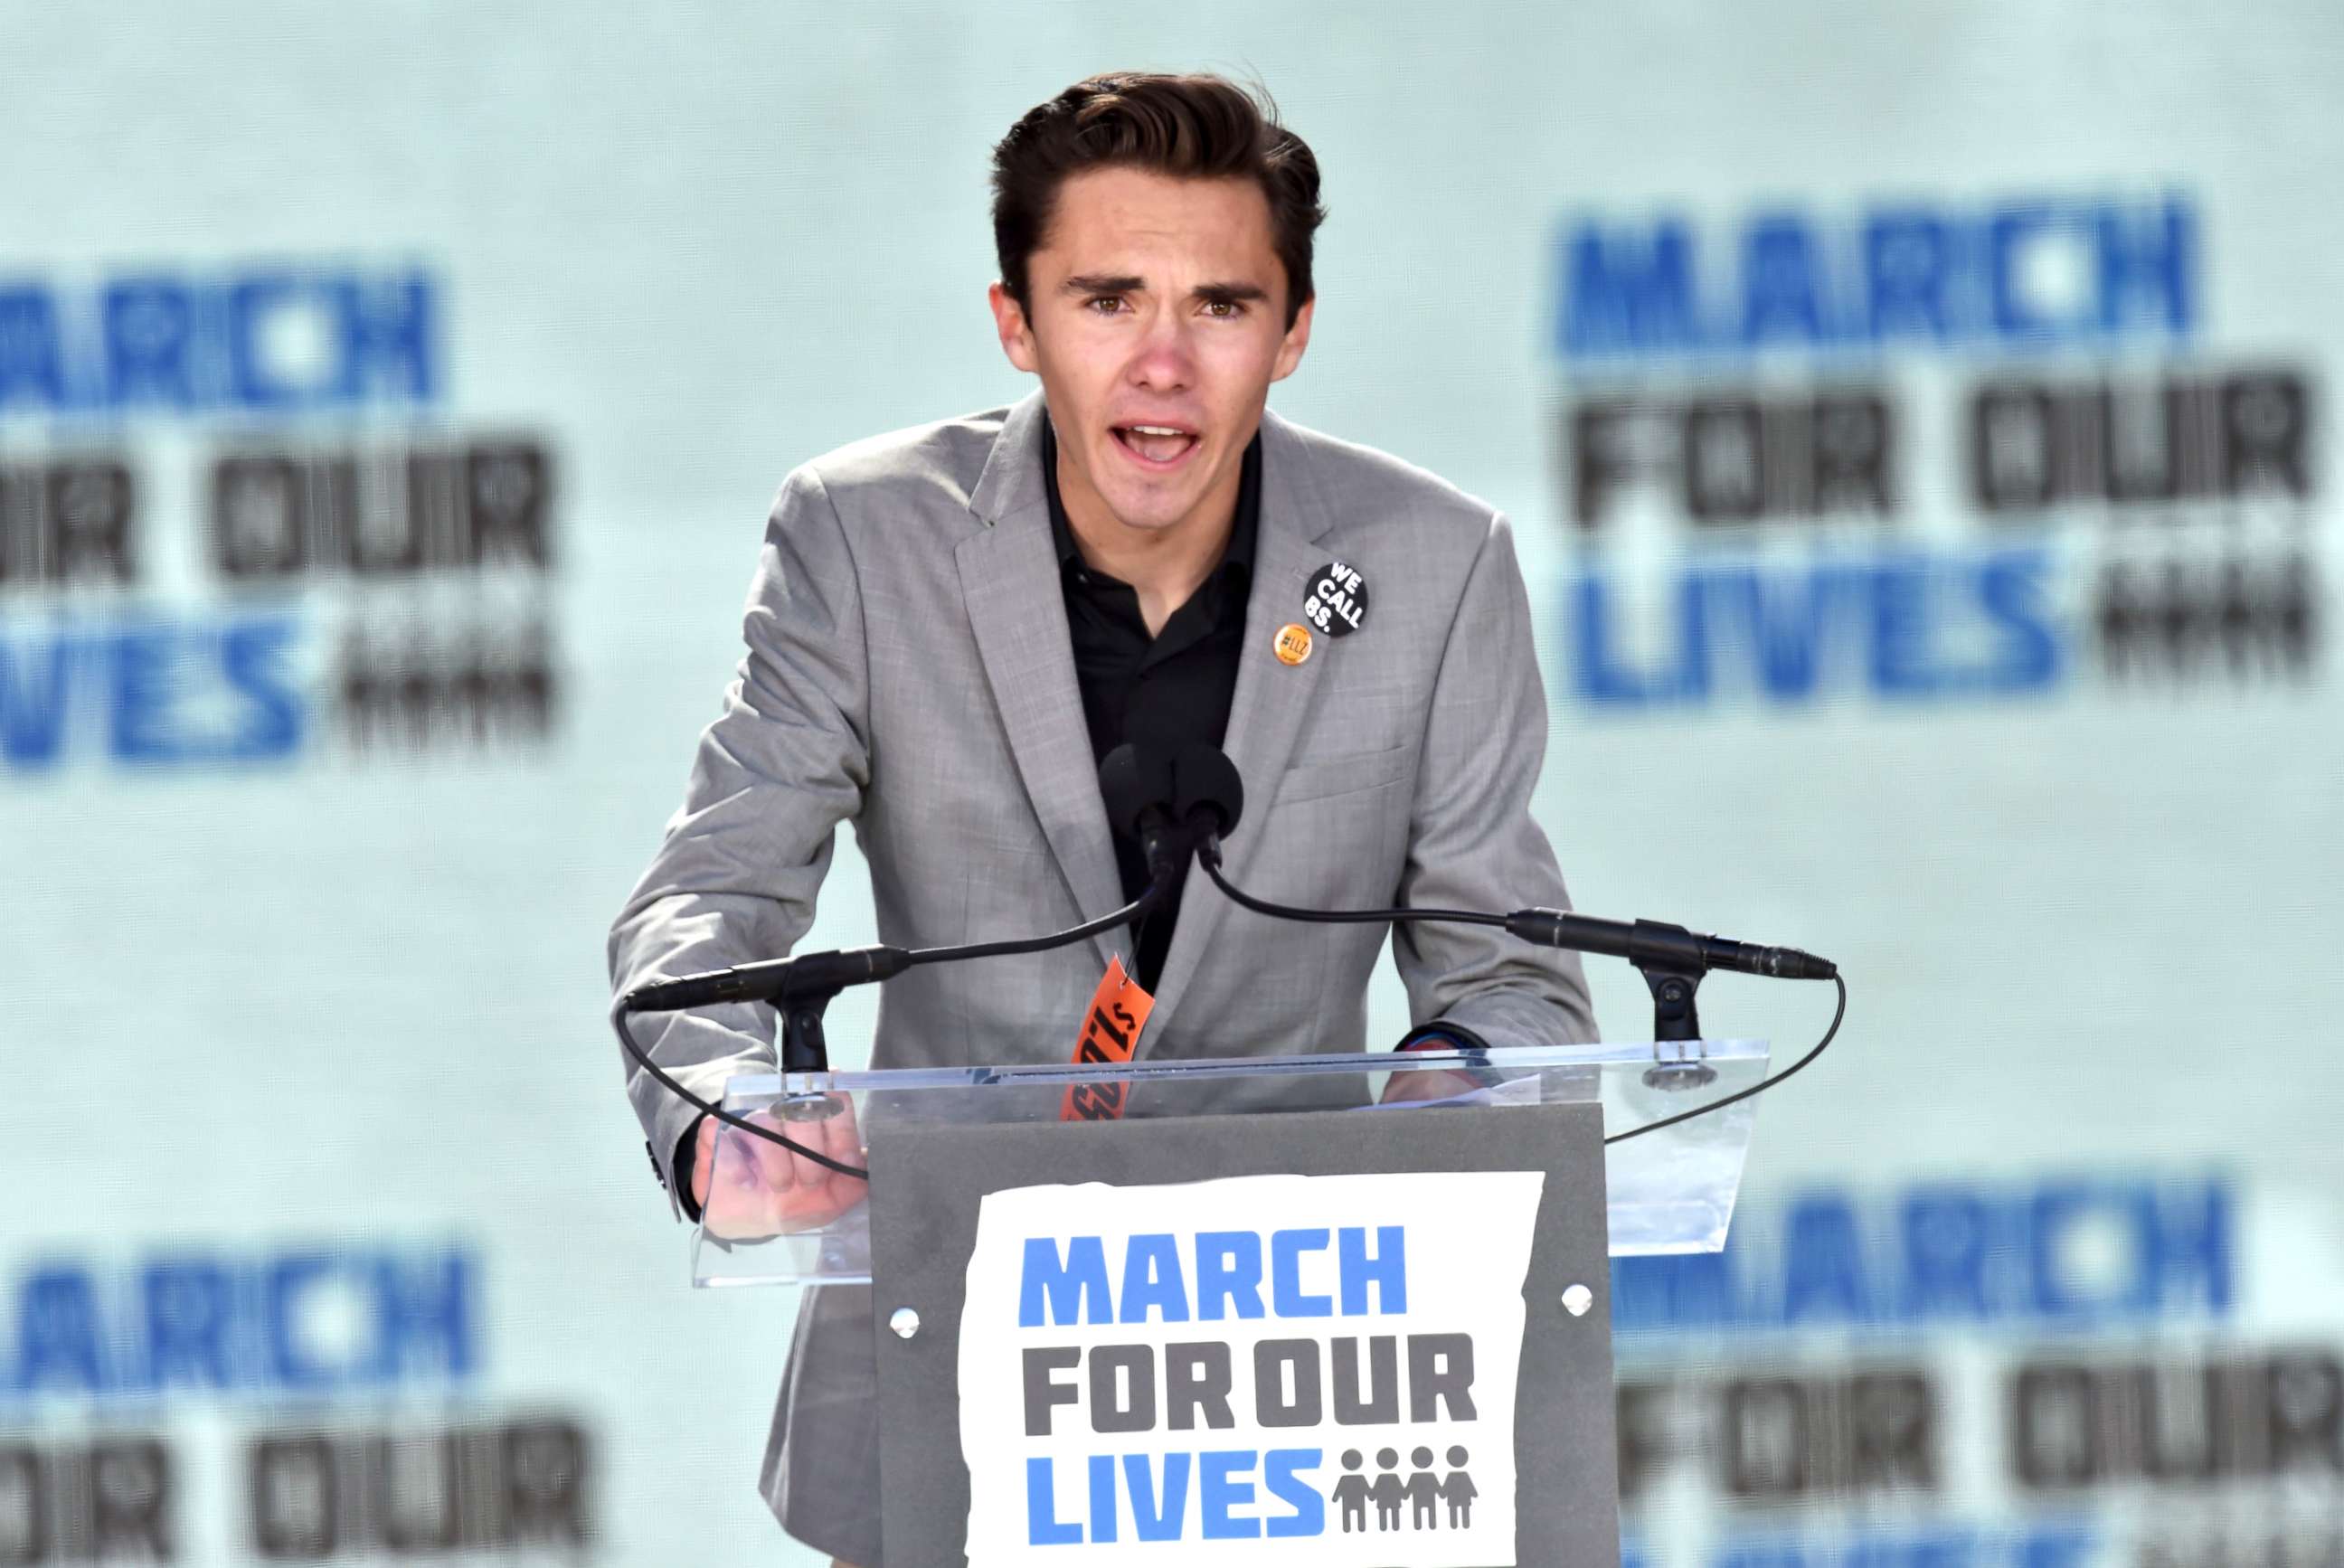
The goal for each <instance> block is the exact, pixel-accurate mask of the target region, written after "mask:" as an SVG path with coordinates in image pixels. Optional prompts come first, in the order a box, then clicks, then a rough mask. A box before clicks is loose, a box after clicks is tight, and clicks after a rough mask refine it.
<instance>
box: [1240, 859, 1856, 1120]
mask: <svg viewBox="0 0 2344 1568" xmlns="http://www.w3.org/2000/svg"><path fill="white" fill-rule="evenodd" d="M1197 864H1198V865H1202V866H1203V867H1204V868H1205V875H1207V876H1209V877H1211V878H1212V880H1213V885H1214V886H1216V887H1217V888H1219V889H1220V890H1221V892H1222V894H1223V895H1225V896H1227V897H1228V900H1229V902H1230V903H1232V904H1234V905H1237V906H1238V908H1240V909H1249V910H1251V911H1253V913H1255V914H1256V915H1264V916H1268V917H1269V918H1271V919H1273V920H1301V921H1307V922H1324V923H1326V924H1329V925H1342V924H1351V923H1356V922H1362V921H1387V922H1395V923H1396V922H1401V921H1424V922H1428V923H1440V924H1443V925H1450V926H1504V925H1505V924H1507V918H1506V916H1502V915H1491V914H1489V913H1487V912H1485V911H1482V910H1478V909H1300V908H1295V907H1291V906H1289V905H1283V904H1269V903H1266V902H1264V901H1263V900H1261V899H1258V898H1256V897H1255V896H1253V895H1251V894H1249V893H1248V892H1246V891H1245V889H1243V888H1241V887H1239V886H1238V885H1237V884H1235V883H1234V882H1231V881H1230V880H1229V879H1228V877H1226V876H1224V875H1221V856H1220V845H1219V843H1218V841H1217V836H1200V838H1199V840H1198V843H1197ZM1831 982H1832V984H1833V985H1834V986H1837V987H1838V988H1839V1005H1838V1006H1837V1007H1834V1008H1833V1009H1832V1020H1831V1027H1829V1028H1827V1029H1825V1030H1824V1037H1823V1038H1822V1039H1820V1040H1817V1041H1816V1042H1815V1043H1814V1046H1812V1047H1809V1049H1808V1051H1807V1054H1806V1055H1804V1056H1803V1057H1800V1058H1799V1059H1798V1060H1797V1061H1795V1062H1793V1063H1792V1064H1791V1065H1790V1066H1789V1067H1784V1068H1783V1070H1782V1071H1781V1072H1778V1073H1769V1074H1768V1075H1767V1076H1766V1077H1763V1078H1760V1079H1759V1080H1758V1081H1757V1082H1756V1083H1754V1084H1751V1085H1750V1086H1748V1087H1745V1088H1739V1089H1736V1090H1734V1091H1733V1093H1732V1094H1730V1095H1721V1096H1719V1097H1718V1098H1716V1099H1713V1100H1710V1101H1708V1102H1707V1103H1706V1104H1702V1105H1697V1106H1694V1107H1693V1108H1692V1109H1690V1110H1682V1111H1679V1112H1677V1113H1676V1114H1675V1115H1674V1116H1664V1117H1662V1118H1659V1119H1658V1120H1656V1121H1648V1122H1643V1123H1641V1124H1639V1125H1637V1126H1635V1127H1632V1128H1628V1129H1627V1130H1626V1131H1625V1132H1614V1133H1606V1134H1605V1135H1604V1138H1603V1145H1604V1147H1605V1148H1610V1147H1611V1145H1613V1144H1615V1143H1625V1142H1627V1141H1628V1140H1629V1139H1630V1138H1642V1137H1643V1136H1644V1135H1645V1134H1646V1133H1648V1132H1658V1131H1660V1130H1661V1128H1664V1127H1674V1126H1676V1125H1677V1124H1678V1123H1679V1122H1686V1121H1691V1120H1692V1118H1695V1117H1700V1116H1707V1115H1709V1113H1710V1112H1712V1111H1716V1110H1723V1109H1724V1108H1726V1107H1727V1106H1730V1105H1733V1104H1735V1103H1737V1102H1739V1101H1742V1100H1746V1099H1748V1098H1751V1097H1752V1096H1753V1095H1759V1094H1763V1093H1764V1092H1765V1091H1766V1090H1768V1089H1770V1088H1773V1087H1774V1086H1775V1085H1776V1084H1779V1083H1782V1082H1783V1081H1784V1080H1786V1079H1788V1078H1790V1077H1793V1076H1795V1075H1796V1074H1797V1073H1798V1072H1799V1071H1800V1070H1801V1069H1803V1067H1806V1066H1807V1065H1808V1064H1809V1063H1810V1062H1813V1061H1814V1059H1815V1058H1816V1057H1820V1056H1822V1055H1823V1054H1824V1051H1825V1050H1827V1049H1829V1048H1830V1047H1831V1043H1832V1041H1833V1040H1834V1039H1835V1038H1837V1037H1838V1036H1839V1026H1840V1022H1841V1020H1842V1019H1844V1018H1845V1017H1847V982H1846V981H1845V980H1844V979H1842V978H1841V977H1840V976H1839V975H1838V974H1837V973H1834V974H1833V975H1832V976H1831Z"/></svg>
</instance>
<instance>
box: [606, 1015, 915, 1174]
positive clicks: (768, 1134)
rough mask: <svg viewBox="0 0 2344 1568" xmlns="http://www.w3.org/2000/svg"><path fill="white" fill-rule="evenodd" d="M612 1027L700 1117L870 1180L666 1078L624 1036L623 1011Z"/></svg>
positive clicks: (857, 1168) (614, 1017) (642, 1062)
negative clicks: (709, 1117) (713, 1120)
mask: <svg viewBox="0 0 2344 1568" xmlns="http://www.w3.org/2000/svg"><path fill="white" fill-rule="evenodd" d="M611 1027H612V1028H614V1029H616V1030H617V1031H618V1032H619V1044H620V1045H621V1047H624V1048H625V1050H626V1053H627V1055H629V1056H631V1057H633V1058H634V1059H635V1065H636V1066H637V1067H641V1068H642V1069H643V1071H645V1072H647V1073H649V1074H651V1076H652V1081H653V1082H655V1083H657V1084H658V1085H659V1086H660V1087H662V1088H664V1089H665V1090H667V1092H668V1093H670V1094H672V1095H673V1096H675V1098H678V1099H680V1100H682V1102H683V1103H684V1104H686V1105H688V1106H691V1107H692V1108H693V1109H695V1110H697V1111H699V1112H700V1114H701V1115H702V1116H712V1117H714V1118H716V1119H717V1120H718V1121H721V1122H722V1123H723V1124H724V1125H725V1126H727V1127H737V1128H740V1129H741V1130H742V1131H743V1132H749V1133H754V1134H756V1135H757V1136H758V1137H759V1138H763V1139H764V1140H765V1141H766V1142H767V1143H778V1144H780V1145H781V1146H782V1147H783V1148H786V1149H788V1150H789V1151H790V1152H791V1153H792V1154H796V1155H803V1157H805V1158H808V1159H811V1160H813V1162H814V1163H815V1164H816V1165H820V1166H826V1167H828V1168H830V1169H832V1170H834V1171H836V1172H838V1174H839V1175H841V1176H859V1177H861V1178H862V1179H864V1180H865V1181H868V1180H870V1179H871V1172H870V1171H868V1170H866V1169H864V1168H863V1167H862V1166H859V1165H849V1164H847V1163H846V1162H845V1161H844V1160H839V1159H833V1158H831V1157H830V1156H828V1155H826V1154H824V1153H823V1152H822V1151H821V1150H819V1149H813V1148H807V1147H806V1146H805V1145H804V1144H802V1143H799V1142H797V1141H796V1140H795V1139H793V1138H783V1136H782V1135H781V1134H780V1133H778V1132H775V1131H774V1130H773V1128H769V1127H759V1126H758V1125H757V1124H756V1123H754V1122H753V1121H747V1120H743V1118H740V1117H737V1116H734V1115H733V1114H732V1112H731V1111H729V1110H726V1109H725V1108H723V1107H722V1106H714V1105H710V1104H709V1103H708V1102H707V1101H706V1100H704V1099H702V1098H700V1097H699V1096H698V1095H696V1094H693V1093H692V1091H691V1090H690V1089H688V1088H686V1087H683V1086H682V1084H680V1083H678V1082H676V1081H675V1080H674V1079H673V1078H672V1077H668V1076H667V1074H665V1073H664V1072H662V1071H661V1070H660V1065H659V1064H658V1063H657V1062H655V1061H653V1060H652V1059H651V1057H648V1056H646V1055H645V1054H644V1052H643V1048H642V1047H641V1046H639V1045H637V1044H635V1037H634V1036H632V1035H631V1034H629V1033H628V1032H627V1009H626V1008H624V1007H621V1008H620V1009H619V1010H618V1011H617V1012H615V1013H613V1014H611Z"/></svg>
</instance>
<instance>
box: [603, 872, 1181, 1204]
mask: <svg viewBox="0 0 2344 1568" xmlns="http://www.w3.org/2000/svg"><path fill="white" fill-rule="evenodd" d="M1169 881H1170V879H1169V878H1168V877H1165V876H1158V877H1157V878H1156V880H1154V881H1153V882H1150V883H1149V884H1148V885H1147V891H1146V892H1144V893H1142V894H1141V895H1139V896H1138V897H1137V898H1135V899H1133V900H1132V901H1131V902H1130V903H1128V904H1127V905H1124V906H1123V907H1122V908H1120V909H1116V910H1114V911H1111V912H1110V913H1108V914H1106V915H1102V916H1099V917H1098V918H1097V919H1096V920H1086V921H1085V922H1084V923H1083V924H1082V925H1080V926H1068V927H1066V929H1065V930H1063V931H1053V932H1051V933H1049V934H1048V935H1047V936H1016V937H1011V938H1009V939H1008V940H1006V941H1000V942H974V943H969V944H967V945H965V946H957V947H914V948H912V949H910V950H909V951H907V952H904V963H903V965H902V966H901V968H899V969H898V970H897V971H896V972H897V973H901V971H902V969H913V968H918V967H920V966H923V965H926V964H949V963H955V962H957V961H959V960H960V959H963V958H1006V957H1014V956H1016V955H1018V954H1021V953H1045V952H1047V951H1048V950H1049V949H1051V948H1053V947H1064V946H1069V945H1071V944H1073V943H1076V942H1079V941H1082V940H1083V939H1084V938H1085V937H1086V936H1097V935H1098V934H1099V933H1100V932H1102V931H1112V930H1114V929H1115V928H1116V926H1122V925H1125V924H1127V923H1128V922H1130V921H1134V920H1137V919H1138V918H1139V917H1140V916H1143V915H1146V914H1147V912H1148V911H1149V910H1151V909H1153V908H1155V907H1156V905H1157V904H1158V903H1160V902H1161V901H1162V900H1163V897H1164V892H1165V889H1166V887H1167V885H1168V883H1169ZM634 1010H635V1009H634V1007H632V1005H631V1004H630V1003H629V1002H628V1001H627V1000H626V998H624V997H621V999H620V1003H619V1006H618V1007H617V1008H616V1009H615V1010H614V1011H613V1012H612V1013H611V1028H612V1029H613V1030H615V1031H616V1032H617V1034H618V1037H619V1046H620V1048H621V1049H622V1050H624V1051H625V1052H626V1053H627V1055H628V1056H629V1057H631V1058H632V1059H633V1061H634V1063H635V1065H636V1066H637V1067H641V1068H642V1069H643V1071H644V1072H646V1073H649V1074H650V1075H651V1077H652V1082H654V1083H656V1084H658V1085H659V1086H660V1087H662V1088H663V1089H665V1090H667V1092H668V1093H670V1094H672V1095H673V1096H675V1098H678V1099H680V1100H682V1101H683V1103H684V1104H686V1105H688V1106H691V1107H692V1108H693V1109H695V1110H697V1111H699V1112H700V1113H701V1115H702V1116H712V1117H714V1118H716V1119H717V1120H718V1121H720V1122H722V1123H723V1124H724V1125H725V1126H727V1127H730V1128H738V1129H740V1130H741V1131H743V1132H745V1133H749V1134H751V1135H753V1136H754V1137H757V1138H763V1139H764V1140H765V1141H766V1142H767V1143H773V1144H779V1145H780V1146H781V1147H782V1148H786V1149H788V1150H789V1151H790V1152H791V1153H792V1154H794V1155H796V1156H798V1157H799V1158H803V1159H810V1160H812V1161H813V1163H814V1164H816V1165H819V1166H821V1167H823V1168H824V1169H826V1170H833V1171H836V1172H837V1173H838V1174H839V1175H841V1176H852V1177H855V1178H857V1179H861V1180H864V1181H868V1180H870V1179H871V1172H870V1170H869V1169H868V1168H866V1167H864V1166H860V1165H849V1164H847V1163H846V1162H845V1161H844V1160H843V1159H838V1158H834V1157H832V1156H830V1155H827V1154H824V1153H823V1152H822V1151H821V1150H820V1149H816V1148H807V1147H806V1146H805V1145H804V1144H802V1143H800V1142H798V1141H797V1140H796V1139H795V1138H784V1137H783V1136H782V1135H781V1134H780V1133H778V1132H775V1131H774V1130H773V1128H769V1127H759V1126H758V1125H757V1124H756V1123H755V1122H753V1121H751V1120H749V1119H748V1118H745V1117H740V1116H735V1115H734V1114H733V1113H732V1112H731V1111H729V1110H726V1109H725V1108H723V1107H722V1106H717V1105H711V1104H709V1102H708V1101H706V1100H704V1099H702V1098H700V1097H699V1096H698V1095H696V1094H694V1093H692V1091H691V1090H690V1089H688V1088H686V1087H683V1086H682V1084H680V1083H678V1082H676V1081H675V1079H674V1078H672V1077H669V1076H668V1074H667V1072H666V1070H665V1069H663V1068H662V1067H661V1066H660V1065H659V1064H658V1063H657V1062H655V1061H653V1060H652V1058H651V1056H650V1054H649V1053H647V1052H646V1051H644V1049H643V1048H642V1047H641V1046H639V1045H637V1044H636V1043H635V1037H634V1034H633V1032H632V1031H631V1030H630V1029H629V1028H628V1027H627V1018H628V1016H629V1015H630V1014H631V1013H632V1012H633V1011H634Z"/></svg>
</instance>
